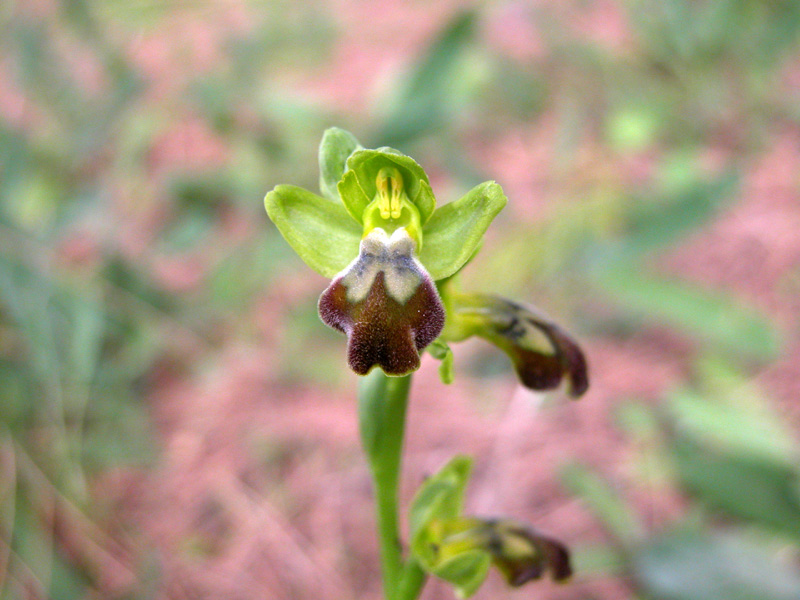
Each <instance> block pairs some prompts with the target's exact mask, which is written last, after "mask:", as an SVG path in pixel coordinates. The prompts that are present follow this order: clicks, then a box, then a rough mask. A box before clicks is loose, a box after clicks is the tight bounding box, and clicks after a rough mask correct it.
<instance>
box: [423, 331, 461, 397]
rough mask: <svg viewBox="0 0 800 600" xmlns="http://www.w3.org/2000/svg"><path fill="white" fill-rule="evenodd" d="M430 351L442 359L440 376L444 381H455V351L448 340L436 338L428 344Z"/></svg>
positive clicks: (436, 357)
mask: <svg viewBox="0 0 800 600" xmlns="http://www.w3.org/2000/svg"><path fill="white" fill-rule="evenodd" d="M428 352H430V354H431V356H433V358H435V359H437V360H440V361H442V363H441V364H440V365H439V378H440V379H441V380H442V383H444V384H445V385H450V384H451V383H453V379H454V378H455V374H454V373H453V351H452V350H451V349H450V346H448V345H447V342H445V341H444V340H443V339H442V338H440V337H439V338H436V339H435V340H433V342H432V343H431V345H430V346H428Z"/></svg>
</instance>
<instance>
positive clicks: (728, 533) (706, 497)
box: [563, 360, 800, 600]
mask: <svg viewBox="0 0 800 600" xmlns="http://www.w3.org/2000/svg"><path fill="white" fill-rule="evenodd" d="M700 372H701V373H702V375H704V376H705V377H706V378H707V379H706V382H707V383H706V385H707V386H708V387H709V388H710V389H707V390H698V389H680V390H675V391H674V392H673V393H671V394H670V395H669V396H668V397H667V398H665V399H664V402H663V403H662V405H661V406H660V407H659V408H658V409H652V408H646V407H645V406H644V405H642V404H637V403H631V404H629V405H627V406H625V407H624V408H623V409H622V410H620V411H619V413H618V418H619V423H620V426H621V427H623V428H624V429H625V430H626V431H627V432H628V433H629V434H630V435H631V436H633V438H634V439H635V440H636V443H637V446H638V447H639V449H640V452H639V455H638V456H637V457H636V459H635V463H636V464H635V466H634V468H636V469H637V470H639V471H641V472H642V473H646V472H647V471H648V470H649V469H652V465H659V466H660V472H661V476H660V480H659V481H657V482H655V483H654V482H653V481H652V480H650V481H648V480H647V479H646V478H643V480H642V485H643V486H648V485H649V490H648V491H649V493H651V494H673V493H674V492H673V491H671V490H673V489H674V488H675V487H677V488H678V489H680V490H683V492H685V494H686V495H687V496H688V498H689V501H690V505H689V507H688V509H687V510H686V511H685V515H686V516H684V517H682V518H679V519H677V520H674V521H670V522H667V523H662V524H661V525H660V527H659V529H658V530H657V531H648V530H647V528H646V527H645V526H644V525H643V522H644V519H643V518H642V517H641V516H639V515H638V514H637V511H636V509H634V508H632V507H631V506H630V505H629V504H628V503H627V502H626V501H625V500H624V499H623V497H622V493H621V492H620V491H619V490H615V489H614V488H613V487H612V485H611V484H610V483H609V482H607V481H605V480H603V479H602V478H601V477H599V476H598V475H597V474H596V473H594V472H592V470H590V469H588V468H586V467H583V466H581V465H579V464H577V463H576V464H572V465H570V466H568V467H567V468H566V469H565V470H564V472H563V477H564V480H565V482H566V484H567V485H568V487H570V488H571V489H572V491H574V492H575V493H576V494H578V495H579V496H580V497H581V498H582V499H583V500H584V501H585V502H586V503H587V505H588V506H589V507H590V509H591V511H592V512H593V513H594V514H595V515H596V516H597V518H598V519H600V520H601V522H602V523H603V524H604V526H605V528H606V530H607V531H608V532H609V533H610V535H611V537H612V540H613V545H612V546H609V547H608V548H607V549H606V554H605V558H604V559H601V563H603V562H605V564H606V565H607V566H608V565H614V569H615V570H620V571H621V572H623V573H625V574H626V575H628V576H629V577H630V578H631V580H632V582H633V584H634V586H635V587H636V588H637V589H638V590H640V591H641V592H642V593H643V594H644V595H645V597H647V598H650V597H652V598H659V599H665V600H704V599H706V598H708V599H711V598H735V599H737V600H759V599H772V598H775V599H779V598H780V599H784V598H785V599H787V600H788V599H789V598H797V597H798V595H800V572H798V569H797V557H798V556H800V537H798V532H800V470H798V468H797V464H798V462H797V459H798V446H797V443H796V441H795V439H796V434H795V433H793V432H790V431H788V430H787V429H786V428H785V427H784V426H783V425H782V424H781V423H780V421H779V420H777V419H776V418H775V416H774V415H773V414H772V412H771V410H770V409H769V408H767V405H766V403H765V402H764V400H763V399H762V398H760V397H759V394H758V392H757V390H756V389H754V387H753V386H751V385H748V384H747V383H746V382H745V381H743V380H742V379H740V376H739V375H737V374H736V373H735V371H733V370H731V369H730V368H729V367H728V366H727V365H726V364H725V363H724V362H720V361H719V360H710V361H705V363H704V364H702V368H701V371H700ZM594 552H595V553H596V554H595V560H597V558H596V557H597V555H599V554H602V553H598V552H597V549H595V550H594Z"/></svg>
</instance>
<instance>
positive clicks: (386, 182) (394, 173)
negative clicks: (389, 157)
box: [375, 167, 406, 219]
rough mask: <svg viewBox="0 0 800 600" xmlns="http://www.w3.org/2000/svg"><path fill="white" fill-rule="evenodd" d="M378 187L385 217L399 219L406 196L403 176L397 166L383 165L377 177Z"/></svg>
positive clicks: (379, 199)
mask: <svg viewBox="0 0 800 600" xmlns="http://www.w3.org/2000/svg"><path fill="white" fill-rule="evenodd" d="M375 185H376V187H377V189H378V207H379V209H380V212H381V218H383V219H389V218H391V219H399V218H400V213H401V212H402V208H403V204H402V201H403V199H404V198H405V197H406V195H405V192H404V191H403V176H402V175H400V171H398V170H397V168H395V167H383V168H382V169H381V170H380V171H378V176H377V177H376V178H375Z"/></svg>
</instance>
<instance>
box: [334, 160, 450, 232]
mask: <svg viewBox="0 0 800 600" xmlns="http://www.w3.org/2000/svg"><path fill="white" fill-rule="evenodd" d="M387 166H394V167H397V168H398V169H400V171H401V173H403V183H404V184H405V188H406V193H407V194H408V197H409V198H410V199H411V201H412V202H414V204H415V205H416V206H417V210H419V216H420V222H421V223H423V224H424V223H425V222H426V221H427V220H428V219H429V218H430V217H431V215H432V214H433V209H434V207H435V200H434V198H433V192H432V191H431V189H430V182H429V181H428V176H427V175H426V174H425V171H424V170H423V168H422V167H420V166H419V164H417V162H416V161H415V160H414V159H413V158H411V157H410V156H406V155H405V154H402V153H401V152H399V151H397V150H395V149H394V148H388V147H384V148H378V149H377V150H357V151H356V152H354V153H353V154H352V155H351V156H350V158H348V159H347V168H348V169H349V170H350V171H353V172H354V173H355V174H356V177H357V179H358V184H359V186H360V187H361V189H362V190H363V192H364V194H365V195H366V196H367V198H368V201H371V200H372V199H373V198H374V197H375V194H376V192H377V189H376V187H375V177H376V176H377V175H378V171H380V170H381V169H382V168H383V167H387Z"/></svg>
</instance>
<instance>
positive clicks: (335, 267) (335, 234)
mask: <svg viewBox="0 0 800 600" xmlns="http://www.w3.org/2000/svg"><path fill="white" fill-rule="evenodd" d="M264 206H265V207H266V209H267V214H268V215H269V218H270V219H272V221H273V223H275V225H276V226H277V228H278V231H280V232H281V235H283V237H284V239H285V240H286V241H287V242H288V243H289V245H290V246H291V247H292V248H293V249H294V251H295V252H297V254H298V255H300V258H302V259H303V261H305V263H306V264H307V265H308V266H309V267H311V268H312V269H314V270H315V271H316V272H317V273H319V274H320V275H324V276H325V277H327V278H329V279H331V278H333V277H334V276H335V275H336V274H337V273H339V272H340V271H341V270H342V269H344V268H345V267H346V266H347V265H348V264H350V262H351V261H352V260H353V259H354V258H355V257H356V256H358V247H359V243H360V242H361V227H360V226H359V224H358V223H356V222H355V221H353V219H351V218H350V215H348V214H347V211H346V210H345V208H344V206H342V205H341V204H334V203H333V202H331V201H330V200H326V199H325V198H322V197H321V196H317V195H316V194H312V193H311V192H309V191H308V190H304V189H303V188H300V187H297V186H294V185H279V186H276V187H275V189H273V190H272V191H271V192H269V193H268V194H267V195H266V197H265V198H264Z"/></svg>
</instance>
